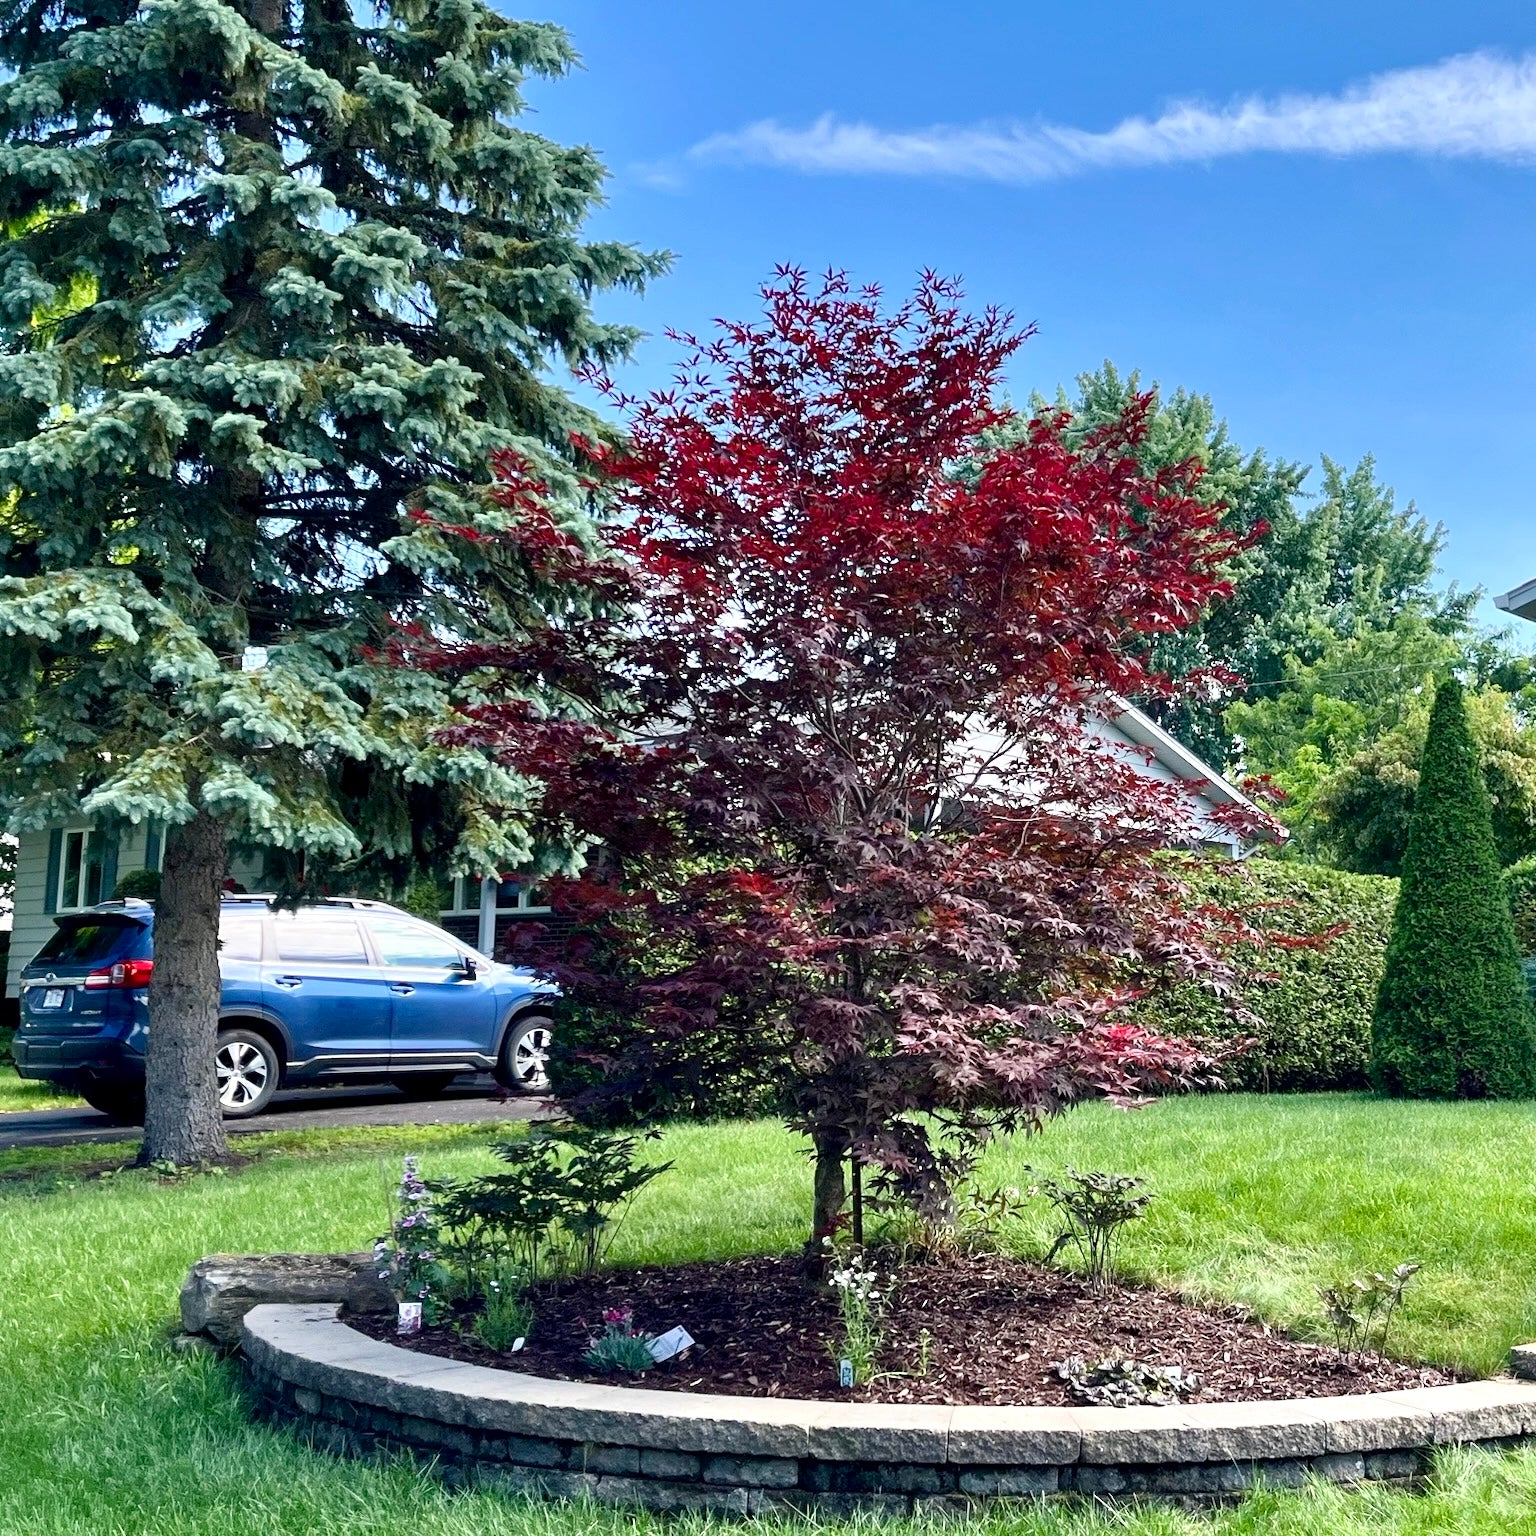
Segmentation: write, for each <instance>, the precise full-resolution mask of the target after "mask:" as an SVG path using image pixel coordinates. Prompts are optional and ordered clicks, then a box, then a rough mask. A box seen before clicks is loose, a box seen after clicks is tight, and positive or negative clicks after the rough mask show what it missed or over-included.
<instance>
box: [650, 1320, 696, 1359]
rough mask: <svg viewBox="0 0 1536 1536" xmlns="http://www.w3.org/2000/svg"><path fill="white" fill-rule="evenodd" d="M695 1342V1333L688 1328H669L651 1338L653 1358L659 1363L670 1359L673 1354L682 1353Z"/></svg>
mask: <svg viewBox="0 0 1536 1536" xmlns="http://www.w3.org/2000/svg"><path fill="white" fill-rule="evenodd" d="M692 1343H693V1335H692V1334H691V1333H689V1332H688V1330H687V1329H686V1328H669V1329H668V1330H667V1332H665V1333H663V1334H661V1335H660V1336H659V1337H657V1338H654V1339H652V1340H651V1343H650V1350H651V1359H652V1360H654V1361H655V1362H656V1363H657V1365H660V1364H661V1362H662V1361H663V1360H670V1359H671V1358H672V1356H673V1355H680V1354H682V1352H683V1351H684V1350H685V1349H687V1348H688V1347H689V1345H691V1344H692Z"/></svg>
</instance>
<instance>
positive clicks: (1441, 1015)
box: [1371, 682, 1536, 1099]
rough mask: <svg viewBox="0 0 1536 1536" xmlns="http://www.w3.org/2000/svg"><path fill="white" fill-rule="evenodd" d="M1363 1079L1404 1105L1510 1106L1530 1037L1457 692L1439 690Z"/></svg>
mask: <svg viewBox="0 0 1536 1536" xmlns="http://www.w3.org/2000/svg"><path fill="white" fill-rule="evenodd" d="M1371 1076H1372V1078H1373V1079H1374V1081H1375V1083H1376V1086H1377V1087H1378V1088H1380V1089H1381V1090H1382V1091H1383V1092H1385V1093H1390V1094H1394V1095H1398V1096H1401V1097H1410V1098H1446V1099H1448V1098H1516V1097H1520V1096H1523V1095H1526V1094H1529V1093H1530V1092H1531V1091H1532V1085H1533V1082H1536V1037H1533V1031H1532V1017H1531V1010H1530V1005H1529V1004H1528V1002H1527V1000H1526V993H1525V984H1524V980H1523V978H1522V976H1521V972H1520V951H1519V948H1518V946H1517V945H1516V943H1515V930H1514V924H1513V923H1512V922H1511V920H1510V915H1509V904H1508V902H1507V901H1506V899H1505V896H1504V891H1503V887H1502V885H1501V884H1500V876H1499V861H1498V855H1497V853H1496V851H1495V847H1494V840H1493V823H1492V817H1491V813H1490V807H1489V802H1488V791H1487V789H1486V788H1485V786H1484V784H1483V776H1482V772H1481V770H1480V768H1479V765H1478V761H1477V748H1476V747H1475V746H1474V745H1473V742H1472V736H1471V733H1470V731H1469V730H1468V729H1467V716H1466V709H1465V706H1464V704H1463V701H1462V696H1461V688H1460V686H1459V685H1458V684H1457V683H1455V682H1446V683H1442V684H1441V685H1440V689H1439V692H1438V693H1437V694H1436V695H1435V707H1434V711H1433V713H1432V714H1431V715H1430V721H1429V735H1428V738H1427V739H1426V740H1425V743H1424V756H1423V759H1422V760H1421V763H1420V768H1419V788H1418V793H1417V795H1416V796H1415V797H1414V804H1413V817H1412V820H1411V821H1410V823H1409V829H1408V852H1407V854H1406V855H1405V857H1404V859H1403V881H1402V891H1401V894H1400V895H1399V897H1398V902H1397V915H1396V918H1395V919H1394V921H1393V925H1392V937H1391V939H1390V941H1389V942H1388V944H1387V964H1386V970H1385V972H1384V974H1383V975H1382V978H1381V991H1380V992H1379V993H1378V994H1377V999H1376V1017H1375V1021H1374V1025H1373V1028H1372V1032H1371Z"/></svg>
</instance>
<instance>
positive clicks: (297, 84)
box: [0, 0, 663, 1162]
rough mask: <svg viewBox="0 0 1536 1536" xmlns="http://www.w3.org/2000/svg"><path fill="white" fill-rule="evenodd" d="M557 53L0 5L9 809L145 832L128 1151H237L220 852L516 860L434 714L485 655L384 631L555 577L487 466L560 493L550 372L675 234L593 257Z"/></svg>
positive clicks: (153, 14) (151, 11)
mask: <svg viewBox="0 0 1536 1536" xmlns="http://www.w3.org/2000/svg"><path fill="white" fill-rule="evenodd" d="M573 57H574V56H573V54H572V51H571V48H570V44H569V43H568V41H567V39H566V37H565V35H564V34H563V33H562V32H561V31H560V30H559V29H558V28H555V27H553V26H549V25H544V24H533V23H526V22H520V21H514V20H509V19H507V18H505V17H503V16H501V15H499V14H498V13H497V12H496V11H494V10H492V9H491V8H490V7H489V6H488V5H486V4H484V3H482V0H381V3H379V4H377V5H376V6H374V7H373V8H371V9H370V8H368V7H354V6H353V5H352V4H351V3H350V0H303V3H299V0H237V3H222V0H154V3H150V4H141V3H139V0H0V66H3V73H4V76H5V78H4V82H3V83H0V120H3V123H4V132H5V139H6V148H5V174H4V176H3V177H0V222H3V225H4V228H5V230H6V231H7V232H8V237H7V238H6V239H5V240H4V242H3V244H0V482H3V483H4V484H5V485H6V486H9V487H11V488H12V492H11V495H10V497H9V499H8V500H6V501H5V502H4V503H3V504H0V809H3V811H4V812H5V814H6V815H7V817H8V818H9V824H10V826H11V827H12V828H13V829H21V828H27V827H36V826H40V825H43V824H45V823H46V822H47V821H48V820H50V819H51V818H54V817H57V816H60V815H63V814H66V813H69V812H73V811H75V810H83V811H85V812H87V813H90V814H92V815H94V816H97V817H104V818H110V817H116V818H122V819H126V820H129V821H139V820H142V819H144V818H147V817H154V818H157V819H159V820H162V821H163V822H164V823H165V824H166V825H167V827H168V832H167V835H166V842H165V878H164V884H163V888H162V891H161V896H160V902H159V910H158V919H157V921H158V932H157V940H156V951H157V959H156V967H155V972H154V976H153V980H152V982H151V988H150V1007H151V1017H152V1020H153V1027H152V1028H151V1030H150V1036H149V1056H148V1084H147V1106H146V1107H147V1115H146V1134H145V1141H144V1154H143V1155H144V1156H145V1157H146V1158H149V1159H153V1158H171V1159H173V1160H175V1161H177V1162H191V1161H196V1160H200V1159H205V1158H212V1157H217V1156H219V1155H220V1154H221V1153H222V1151H223V1148H224V1141H223V1131H222V1126H221V1124H220V1120H219V1115H218V1107H217V1103H216V1098H215V1085H214V1080H213V1065H212V1055H213V1051H212V1042H213V1038H214V1031H215V1028H216V1007H217V1000H218V986H219V982H218V969H217V953H216V925H217V917H218V897H219V887H220V882H221V879H222V877H223V875H224V872H225V868H226V858H227V852H228V847H229V844H230V841H231V839H233V840H235V841H238V842H245V843H252V844H259V845H270V846H273V847H276V848H278V849H285V850H290V851H295V852H297V851H300V850H302V851H305V852H307V853H308V854H309V856H310V858H311V862H312V863H313V862H316V861H324V860H329V861H331V862H332V863H346V862H347V861H349V860H357V859H360V858H363V857H365V856H372V857H378V856H381V855H382V856H387V857H392V858H395V859H397V860H398V861H400V863H401V864H402V865H403V866H405V867H407V868H408V867H409V865H410V864H411V863H412V861H413V856H414V855H415V854H416V853H417V852H419V847H418V844H417V842H416V835H417V827H418V826H419V824H420V823H421V822H422V821H423V820H427V821H437V822H441V823H442V824H443V825H445V826H447V827H448V828H449V831H448V832H446V833H445V834H444V835H445V836H447V837H448V838H449V842H448V844H447V849H446V851H447V852H448V856H449V857H450V858H451V859H452V861H453V862H454V863H455V864H456V866H457V867H458V868H460V869H495V868H512V867H519V866H522V865H524V864H526V862H527V861H528V860H530V859H531V858H532V857H533V856H534V850H533V849H532V848H531V846H530V844H529V841H528V836H527V833H526V830H525V825H524V820H523V818H522V817H521V816H520V814H519V811H520V807H521V806H522V805H523V803H524V800H525V786H524V784H523V782H522V781H521V780H520V779H519V778H518V777H517V776H516V775H515V774H513V773H511V772H509V771H507V770H505V769H503V768H502V767H501V766H499V765H498V764H497V763H496V762H495V761H494V760H493V759H492V758H490V757H489V756H487V755H485V754H483V753H481V752H478V751H473V750H470V749H467V748H455V747H452V746H449V745H444V744H443V738H442V737H441V735H440V734H439V730H438V728H439V727H441V726H443V725H445V724H451V723H452V722H453V721H454V720H456V719H457V718H458V708H459V706H460V704H461V703H462V702H463V701H464V700H465V699H466V698H468V697H470V696H472V695H473V694H474V677H473V672H472V670H466V669H462V668H461V669H459V670H458V671H456V672H454V673H439V674H433V675H426V674H423V673H420V672H418V671H416V670H414V669H411V668H409V667H406V666H402V665H397V664H395V661H394V658H393V656H392V653H391V651H390V641H391V637H393V636H398V635H400V634H402V633H404V634H409V633H410V632H411V629H412V626H415V627H416V628H417V629H418V630H419V631H423V632H428V633H431V634H433V635H436V636H439V637H441V636H446V635H452V636H456V637H459V638H460V639H462V640H467V641H472V640H474V639H476V638H477V637H486V638H490V639H493V640H494V639H497V638H501V637H506V636H509V635H519V636H521V635H524V634H526V632H527V631H528V629H529V628H530V627H535V626H537V625H538V624H539V623H540V622H541V617H542V615H543V614H544V613H546V612H547V611H548V609H549V608H550V607H551V606H552V605H558V604H561V603H566V602H569V601H573V600H574V599H572V598H570V597H568V596H567V595H566V594H565V593H564V591H563V590H562V584H561V582H560V580H559V573H558V561H553V560H551V559H550V558H549V557H548V552H549V550H550V549H552V548H554V547H556V546H557V545H558V543H559V539H560V538H561V537H563V536H566V535H568V536H570V537H573V538H576V539H578V540H579V539H581V538H582V537H584V536H585V535H584V532H583V527H582V523H581V519H580V515H579V514H575V513H572V514H569V518H570V522H569V526H568V527H566V528H565V529H563V530H562V529H558V528H554V527H546V528H539V529H534V530H524V531H523V533H519V532H518V530H517V529H516V528H515V526H514V525H516V524H517V522H518V519H519V516H520V514H519V513H518V512H516V510H515V509H512V508H509V507H507V506H505V505H502V504H499V503H498V502H497V501H496V500H494V499H493V498H492V497H490V496H489V495H488V493H487V483H488V481H489V478H490V474H491V464H492V462H493V460H494V459H495V457H496V455H497V454H498V453H499V452H500V451H502V450H516V451H517V452H518V453H519V454H521V455H523V456H524V458H525V459H527V458H531V459H532V461H533V462H534V463H535V464H537V465H538V467H539V472H540V473H541V474H543V475H545V476H546V477H547V478H548V479H549V480H550V481H551V483H552V484H556V485H559V484H566V485H571V484H573V478H572V476H573V471H574V470H576V469H577V468H579V466H578V465H576V464H573V463H572V459H573V457H574V455H575V449H574V448H573V447H572V446H571V433H572V432H573V431H576V432H579V433H582V434H586V435H587V436H589V437H600V436H601V427H600V424H599V423H598V422H596V421H595V420H594V419H593V418H592V417H591V416H590V414H589V413H588V412H587V411H585V410H584V409H582V408H580V407H579V406H578V405H577V404H576V403H575V402H574V401H573V400H572V399H571V398H570V397H569V396H568V395H567V394H566V393H565V392H563V391H562V390H561V389H560V388H559V387H557V385H556V384H554V383H553V382H552V381H551V379H550V376H549V367H550V365H551V364H552V363H562V364H568V365H581V364H593V363H595V364H599V365H600V364H605V363H608V362H611V361H612V360H614V359H617V358H620V357H622V356H623V355H624V354H625V353H626V351H627V350H628V349H629V347H630V346H631V345H632V342H633V334H632V333H631V332H630V331H628V330H626V329H623V328H617V327H612V326H608V325H604V324H602V323H600V322H599V321H598V320H597V319H596V318H594V316H593V314H592V311H591V307H590V301H591V299H592V296H593V295H594V294H595V293H596V292H598V291H600V290H604V289H609V288H613V287H615V286H628V287H639V286H641V285H642V284H643V283H644V282H645V280H646V279H647V278H648V277H649V276H650V275H652V274H654V273H656V272H657V271H659V270H660V268H661V266H662V265H663V258H660V257H657V256H651V255H646V254H643V253H641V252H639V251H637V250H635V249H633V248H632V247H629V246H626V245H621V244H613V243H605V242H587V241H583V239H582V238H581V233H580V232H581V225H582V222H583V220H584V218H585V216H586V215H587V213H588V211H589V210H590V209H591V207H592V206H593V204H594V203H595V202H596V200H597V199H598V197H599V194H600V188H601V182H602V177H603V172H602V168H601V166H600V164H599V163H598V161H597V159H596V158H595V156H594V155H593V153H592V152H591V151H590V150H588V149H585V148H567V147H564V146H561V145H558V144H555V143H552V142H551V141H549V140H548V139H545V138H541V137H539V136H538V135H535V134H533V133H530V132H528V131H526V130H525V129H523V128H522V127H520V126H519V125H518V123H517V121H516V120H517V118H518V117H519V115H520V114H521V113H522V111H523V97H522V88H523V82H524V80H525V78H526V77H527V76H529V75H535V76H550V77H554V76H559V75H561V74H562V73H564V72H565V71H566V70H567V69H568V68H569V67H570V65H571V63H572V61H573ZM555 500H556V502H559V499H558V498H556V499H555ZM565 501H567V502H572V503H573V504H575V505H580V500H579V498H570V497H568V498H565ZM559 504H562V505H563V504H564V502H559ZM466 531H467V532H466ZM509 531H510V532H511V533H512V535H513V536H510V537H502V536H498V535H503V534H507V533H508V532H509ZM524 534H526V536H524ZM439 812H443V813H444V814H443V815H439Z"/></svg>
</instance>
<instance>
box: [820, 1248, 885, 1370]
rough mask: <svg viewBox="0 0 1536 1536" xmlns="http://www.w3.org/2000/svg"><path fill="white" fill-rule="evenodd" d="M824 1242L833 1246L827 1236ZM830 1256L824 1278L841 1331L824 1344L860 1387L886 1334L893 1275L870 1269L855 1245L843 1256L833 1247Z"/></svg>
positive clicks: (873, 1367)
mask: <svg viewBox="0 0 1536 1536" xmlns="http://www.w3.org/2000/svg"><path fill="white" fill-rule="evenodd" d="M823 1243H824V1245H825V1246H826V1247H827V1248H829V1249H831V1248H832V1241H831V1239H830V1238H825V1239H823ZM832 1257H833V1266H832V1269H831V1271H830V1272H829V1274H828V1276H827V1280H828V1282H829V1284H830V1285H831V1286H832V1289H833V1291H834V1292H835V1293H836V1295H837V1304H838V1310H839V1312H840V1313H841V1316H842V1323H843V1333H842V1338H841V1339H840V1340H834V1341H833V1342H832V1343H830V1344H829V1345H828V1346H827V1352H828V1353H829V1354H830V1355H831V1356H832V1360H833V1362H834V1364H838V1365H841V1363H842V1362H843V1361H844V1360H846V1361H848V1362H849V1364H850V1365H852V1367H853V1385H854V1386H856V1387H862V1386H863V1385H864V1384H865V1383H866V1382H868V1381H870V1380H871V1379H872V1378H873V1376H874V1374H875V1364H876V1357H877V1356H878V1355H879V1353H880V1346H881V1344H882V1343H883V1342H884V1338H885V1331H884V1328H883V1326H882V1323H881V1319H882V1317H883V1316H884V1313H885V1308H886V1305H887V1304H888V1303H889V1301H890V1299H891V1292H892V1291H893V1290H894V1289H895V1284H896V1277H895V1276H894V1275H884V1276H882V1275H880V1274H878V1273H876V1272H875V1271H874V1270H872V1269H870V1268H869V1266H868V1265H867V1264H866V1262H865V1259H864V1255H863V1253H862V1252H861V1251H860V1250H858V1249H854V1250H853V1252H852V1253H850V1254H848V1255H847V1256H846V1257H843V1256H842V1255H839V1254H837V1253H836V1252H835V1250H834V1251H833V1255H832Z"/></svg>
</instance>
